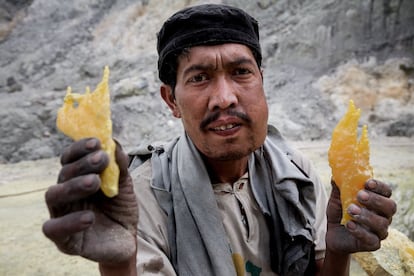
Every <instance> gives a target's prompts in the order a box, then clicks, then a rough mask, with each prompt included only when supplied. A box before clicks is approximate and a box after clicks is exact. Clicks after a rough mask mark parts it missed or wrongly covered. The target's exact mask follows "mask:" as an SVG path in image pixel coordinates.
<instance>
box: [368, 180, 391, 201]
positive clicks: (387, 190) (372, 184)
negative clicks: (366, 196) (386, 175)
mask: <svg viewBox="0 0 414 276" xmlns="http://www.w3.org/2000/svg"><path fill="white" fill-rule="evenodd" d="M365 189H367V190H369V191H371V192H374V193H377V194H379V195H382V196H385V197H391V195H392V190H391V187H390V186H389V185H387V184H385V183H383V182H381V181H379V180H376V179H369V180H368V181H367V182H365Z"/></svg>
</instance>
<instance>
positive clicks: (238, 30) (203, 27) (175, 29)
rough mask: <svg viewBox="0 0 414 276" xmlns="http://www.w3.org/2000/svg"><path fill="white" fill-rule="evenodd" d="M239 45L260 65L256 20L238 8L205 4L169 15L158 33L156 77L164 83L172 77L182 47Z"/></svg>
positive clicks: (260, 56) (260, 55)
mask: <svg viewBox="0 0 414 276" xmlns="http://www.w3.org/2000/svg"><path fill="white" fill-rule="evenodd" d="M223 43H239V44H243V45H246V46H248V47H249V48H250V49H251V50H252V52H253V54H254V57H255V59H256V62H257V64H258V66H259V67H260V65H261V60H262V54H261V50H260V43H259V28H258V23H257V21H256V20H255V19H254V18H253V17H251V16H250V15H248V14H247V13H246V12H244V11H243V10H241V9H238V8H235V7H230V6H226V5H214V4H206V5H199V6H193V7H189V8H185V9H183V10H181V11H179V12H177V13H175V14H174V15H172V16H171V17H170V18H169V19H168V20H167V21H166V22H165V23H164V25H163V26H162V28H161V30H160V31H159V33H158V43H157V50H158V56H159V57H158V74H159V78H160V80H161V81H162V82H164V83H169V82H170V81H171V79H172V78H173V79H174V80H175V77H176V71H175V70H176V65H174V63H175V59H176V56H177V54H178V53H181V51H182V50H183V49H185V48H189V47H193V46H200V45H218V44H223Z"/></svg>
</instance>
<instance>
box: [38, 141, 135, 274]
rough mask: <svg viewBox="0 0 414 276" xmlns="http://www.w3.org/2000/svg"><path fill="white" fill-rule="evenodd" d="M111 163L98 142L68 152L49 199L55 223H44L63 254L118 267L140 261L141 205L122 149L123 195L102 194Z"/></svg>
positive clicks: (75, 146) (118, 151)
mask: <svg viewBox="0 0 414 276" xmlns="http://www.w3.org/2000/svg"><path fill="white" fill-rule="evenodd" d="M108 160H109V158H108V156H107V154H106V153H105V152H104V151H103V150H102V149H101V145H100V142H99V140H98V139H94V138H89V139H82V140H79V141H77V142H75V143H73V144H72V145H71V146H70V147H68V148H67V149H66V150H65V152H64V153H63V154H62V157H61V163H62V169H61V170H60V173H59V177H58V183H57V184H56V185H53V186H51V187H50V188H49V189H48V191H47V192H46V195H45V197H46V204H47V206H48V208H49V212H50V217H51V218H50V219H49V220H48V221H46V222H45V223H44V224H43V233H44V234H45V235H46V236H47V237H48V238H49V239H50V240H52V241H53V242H54V243H55V244H56V246H57V247H58V248H59V249H60V250H61V251H62V252H64V253H67V254H70V255H80V256H83V257H85V258H87V259H90V260H93V261H96V262H99V263H100V264H101V265H103V266H109V267H111V266H115V267H116V266H117V265H118V264H122V263H125V262H129V261H130V260H134V259H135V256H136V255H135V254H136V250H137V243H136V231H137V222H138V204H137V201H136V197H135V194H134V190H133V185H132V180H131V177H130V175H129V174H128V168H127V167H128V157H127V155H126V154H124V153H123V151H122V149H121V147H120V145H119V144H117V149H116V161H117V164H118V166H119V169H120V177H119V194H118V195H117V196H115V197H113V198H108V197H106V196H105V195H104V194H103V193H102V192H101V190H100V189H99V188H100V184H101V181H100V178H99V174H100V173H101V172H102V171H103V170H104V169H105V167H106V166H107V165H108Z"/></svg>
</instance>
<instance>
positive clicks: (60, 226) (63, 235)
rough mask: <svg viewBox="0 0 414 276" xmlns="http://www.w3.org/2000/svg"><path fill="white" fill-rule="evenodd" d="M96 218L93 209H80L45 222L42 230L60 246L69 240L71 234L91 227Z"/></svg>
mask: <svg viewBox="0 0 414 276" xmlns="http://www.w3.org/2000/svg"><path fill="white" fill-rule="evenodd" d="M94 220H95V215H94V214H93V212H92V211H80V212H74V213H70V214H68V215H66V216H63V217H59V218H53V219H50V220H48V221H46V222H45V223H44V224H43V227H42V231H43V233H44V234H45V236H46V237H48V238H49V239H50V240H52V241H53V242H55V243H56V244H57V245H58V246H59V247H60V245H62V244H64V243H65V242H66V241H67V240H69V238H70V236H71V235H74V234H76V233H78V232H80V231H83V230H85V229H87V228H88V227H90V226H91V225H92V224H93V222H94Z"/></svg>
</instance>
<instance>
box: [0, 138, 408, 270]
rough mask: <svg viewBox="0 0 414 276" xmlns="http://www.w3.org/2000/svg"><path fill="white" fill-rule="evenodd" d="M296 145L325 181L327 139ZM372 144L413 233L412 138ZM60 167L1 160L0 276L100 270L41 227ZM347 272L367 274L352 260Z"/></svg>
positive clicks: (401, 219) (400, 224)
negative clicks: (60, 246) (52, 239)
mask: <svg viewBox="0 0 414 276" xmlns="http://www.w3.org/2000/svg"><path fill="white" fill-rule="evenodd" d="M294 144H296V146H297V147H298V148H299V149H301V150H302V151H303V152H304V153H305V154H306V155H307V156H308V157H309V158H311V159H312V160H313V162H314V164H315V167H316V168H317V170H318V171H319V173H320V175H321V177H322V179H323V181H324V183H329V177H330V176H329V175H330V173H329V172H330V170H329V166H328V164H327V157H326V153H327V149H328V142H324V141H319V142H297V143H294ZM371 148H372V154H371V162H372V165H373V166H374V169H375V171H374V173H375V174H376V176H377V177H378V178H380V179H384V180H386V181H387V182H389V183H391V184H392V185H393V188H394V197H395V200H397V202H398V203H399V210H398V213H397V216H396V218H395V219H394V222H393V227H395V228H397V229H399V230H400V231H402V232H404V233H405V234H406V235H411V238H413V232H412V229H411V228H412V227H411V228H410V227H409V226H410V225H411V226H412V221H413V214H414V202H413V201H412V198H413V194H414V191H413V190H414V188H413V182H414V162H413V161H414V157H413V156H414V140H413V139H386V140H381V141H374V142H372V146H371ZM58 170H59V162H58V159H56V158H52V159H44V160H38V161H24V162H19V163H15V164H0V218H1V224H0V233H2V238H1V239H0V255H1V256H2V257H1V258H0V275H11V276H13V275H16V276H17V275H19V276H22V275H67V276H69V275H73V276H75V275H98V270H97V265H96V264H95V263H92V262H88V261H85V260H83V259H81V258H77V257H70V256H66V255H63V254H61V253H60V252H58V250H57V249H56V248H55V246H54V245H53V244H52V243H51V242H49V241H48V240H47V239H46V238H45V237H44V236H43V234H42V232H41V226H42V223H43V222H44V221H45V220H46V219H47V218H48V211H47V208H46V206H45V204H44V200H43V197H44V192H45V190H46V189H47V187H48V186H49V185H51V184H53V183H54V182H55V179H56V175H57V172H58ZM327 189H329V188H328V187H327ZM410 216H411V220H410ZM410 221H411V222H410ZM410 231H411V232H410ZM351 275H361V276H362V275H366V274H365V273H364V272H363V270H361V268H360V267H359V266H358V265H357V263H356V262H353V265H352V273H351Z"/></svg>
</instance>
